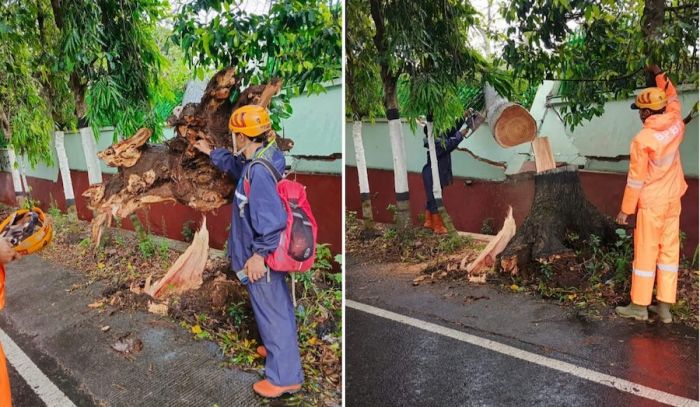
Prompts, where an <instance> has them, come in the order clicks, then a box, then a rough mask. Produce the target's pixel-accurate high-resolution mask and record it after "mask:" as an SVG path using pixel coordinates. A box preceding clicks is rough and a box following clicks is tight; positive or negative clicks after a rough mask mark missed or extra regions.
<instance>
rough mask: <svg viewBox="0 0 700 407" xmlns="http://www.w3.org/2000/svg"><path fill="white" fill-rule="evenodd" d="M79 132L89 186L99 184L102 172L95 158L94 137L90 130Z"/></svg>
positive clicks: (85, 129)
mask: <svg viewBox="0 0 700 407" xmlns="http://www.w3.org/2000/svg"><path fill="white" fill-rule="evenodd" d="M79 132H80V140H81V141H82V143H83V152H84V153H85V164H86V165H87V170H88V180H89V182H90V185H95V184H100V183H102V170H101V169H100V162H99V158H97V147H96V146H95V136H94V135H93V133H92V128H90V127H83V128H81V129H80V130H79Z"/></svg>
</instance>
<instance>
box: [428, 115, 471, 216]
mask: <svg viewBox="0 0 700 407" xmlns="http://www.w3.org/2000/svg"><path fill="white" fill-rule="evenodd" d="M464 123H465V120H464V119H461V120H458V121H457V123H456V126H455V127H453V128H451V129H450V130H448V131H447V132H445V134H446V136H445V137H444V138H438V137H436V138H435V155H436V156H437V160H438V174H439V175H440V186H441V187H442V188H445V187H446V186H448V185H450V184H451V183H452V157H451V154H452V152H453V151H454V150H456V149H457V146H459V143H461V142H462V140H463V138H462V134H461V133H460V132H459V129H460V128H461V127H462V125H463V124H464ZM423 130H424V133H425V136H426V137H425V138H424V139H423V146H424V147H425V148H428V138H427V136H428V134H427V132H428V130H427V127H424V128H423ZM427 156H428V160H427V163H426V164H425V165H424V166H423V171H422V175H423V188H425V196H426V198H427V201H428V202H427V203H426V205H425V209H426V210H428V211H430V213H438V207H437V202H436V201H435V196H434V195H433V174H432V172H431V169H430V150H428V152H427Z"/></svg>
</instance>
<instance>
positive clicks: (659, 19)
mask: <svg viewBox="0 0 700 407" xmlns="http://www.w3.org/2000/svg"><path fill="white" fill-rule="evenodd" d="M697 10H698V1H697V0H672V1H668V2H667V1H664V0H646V1H645V0H623V1H617V0H603V1H590V0H515V1H512V2H507V3H504V4H503V6H502V8H501V13H502V15H503V17H504V18H505V20H506V22H507V23H508V25H509V28H508V29H507V36H508V40H507V42H506V46H505V48H504V50H503V58H504V60H505V61H506V62H507V64H508V66H509V67H510V68H512V70H513V73H514V75H515V76H517V77H523V78H525V79H527V80H529V81H530V82H531V83H541V81H543V80H545V79H560V80H563V82H562V85H561V87H560V95H561V96H563V98H564V102H565V105H564V106H563V107H562V115H563V118H564V120H565V122H566V123H567V124H568V125H569V126H570V127H571V128H573V127H575V126H577V125H580V124H581V123H582V122H583V121H584V120H590V119H591V118H592V117H594V116H598V115H601V114H602V113H603V110H604V104H605V102H607V101H609V100H612V99H615V98H621V97H628V96H629V95H630V94H631V93H632V91H633V90H634V89H635V88H639V87H643V86H645V82H644V76H643V75H642V74H641V72H642V70H643V68H644V66H645V65H647V64H651V63H655V64H658V65H659V66H660V67H662V68H663V69H664V70H665V71H666V72H668V74H669V75H670V76H671V77H672V79H673V80H674V81H675V82H676V83H693V84H696V85H697V83H698V74H697V66H698V54H697V48H698V14H697Z"/></svg>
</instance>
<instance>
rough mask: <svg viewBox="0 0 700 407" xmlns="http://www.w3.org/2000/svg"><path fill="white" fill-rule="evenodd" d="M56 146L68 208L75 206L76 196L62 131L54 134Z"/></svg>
mask: <svg viewBox="0 0 700 407" xmlns="http://www.w3.org/2000/svg"><path fill="white" fill-rule="evenodd" d="M54 146H55V147H56V156H57V157H58V170H59V172H60V173H61V181H63V194H64V196H65V198H66V206H67V207H71V206H73V205H75V194H74V193H73V181H72V180H71V177H70V167H69V166H68V155H67V154H66V146H65V144H64V134H63V132H62V131H57V132H55V133H54Z"/></svg>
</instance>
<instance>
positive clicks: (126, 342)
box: [112, 332, 143, 354]
mask: <svg viewBox="0 0 700 407" xmlns="http://www.w3.org/2000/svg"><path fill="white" fill-rule="evenodd" d="M130 336H131V332H129V333H128V334H126V335H123V336H121V337H119V339H117V341H116V342H114V343H113V344H112V349H114V350H116V351H117V352H119V353H125V354H133V353H138V352H141V349H143V342H141V340H140V339H138V338H131V337H130Z"/></svg>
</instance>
